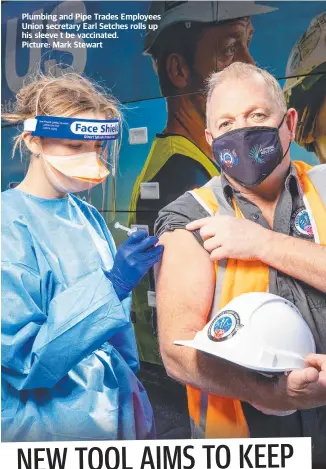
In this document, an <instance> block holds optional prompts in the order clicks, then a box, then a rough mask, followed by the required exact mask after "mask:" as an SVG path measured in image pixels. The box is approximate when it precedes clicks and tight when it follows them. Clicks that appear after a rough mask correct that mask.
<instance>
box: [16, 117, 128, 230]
mask: <svg viewBox="0 0 326 469" xmlns="http://www.w3.org/2000/svg"><path fill="white" fill-rule="evenodd" d="M24 130H25V131H29V132H31V135H32V136H37V137H41V138H44V139H47V140H45V141H44V142H43V145H42V152H41V153H40V156H41V157H42V158H43V161H44V167H45V171H46V174H47V177H48V179H49V180H50V182H51V183H52V185H53V186H54V187H56V189H57V190H58V191H60V192H74V193H79V197H80V198H81V199H83V200H86V201H88V202H89V203H91V204H92V205H94V206H95V207H96V208H97V209H98V210H100V211H101V212H103V216H104V217H105V218H106V220H107V221H108V222H109V221H111V220H113V219H114V217H115V207H116V174H117V167H118V155H119V141H120V139H119V134H120V121H119V120H118V119H112V120H92V119H77V118H70V117H54V116H36V117H35V118H34V119H27V120H26V121H25V122H24ZM48 139H53V140H51V142H50V143H49V140H48ZM89 142H93V144H91V145H90V144H89ZM109 175H110V176H109ZM108 176H109V177H108Z"/></svg>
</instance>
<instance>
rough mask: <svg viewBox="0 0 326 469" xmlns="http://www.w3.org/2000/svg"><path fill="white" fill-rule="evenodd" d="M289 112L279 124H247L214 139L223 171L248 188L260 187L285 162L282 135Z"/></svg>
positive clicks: (214, 153) (216, 157)
mask: <svg viewBox="0 0 326 469" xmlns="http://www.w3.org/2000/svg"><path fill="white" fill-rule="evenodd" d="M285 116H286V114H284V116H283V119H282V121H281V123H280V125H279V126H278V127H265V126H257V127H244V128H242V129H236V130H231V131H230V132H227V133H226V134H224V135H221V136H220V137H217V138H215V139H214V140H213V143H212V149H213V155H214V157H215V159H216V161H217V162H218V163H219V165H220V167H221V169H222V171H223V172H224V173H225V174H227V175H228V176H230V177H231V178H232V179H234V180H235V181H237V182H238V183H239V184H241V185H242V186H245V187H250V186H257V185H258V184H260V183H261V182H262V181H264V179H266V178H267V177H268V176H269V175H270V174H272V172H273V171H274V169H275V168H276V167H277V166H278V165H279V164H280V163H281V161H282V160H283V158H284V157H285V156H286V154H287V153H288V151H289V148H290V145H291V142H290V143H289V146H288V149H287V150H286V152H285V154H283V148H282V144H281V140H280V136H279V129H280V127H281V126H282V124H283V122H284V119H285Z"/></svg>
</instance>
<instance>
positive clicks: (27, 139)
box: [23, 132, 42, 155]
mask: <svg viewBox="0 0 326 469" xmlns="http://www.w3.org/2000/svg"><path fill="white" fill-rule="evenodd" d="M23 140H24V143H25V145H26V147H27V149H28V150H29V151H30V152H31V153H32V154H33V155H39V154H40V153H41V152H42V145H41V139H40V137H33V136H32V135H31V134H30V132H24V135H23Z"/></svg>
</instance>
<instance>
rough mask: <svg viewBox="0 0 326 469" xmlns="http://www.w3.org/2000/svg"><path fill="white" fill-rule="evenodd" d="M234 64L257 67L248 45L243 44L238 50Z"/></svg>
mask: <svg viewBox="0 0 326 469" xmlns="http://www.w3.org/2000/svg"><path fill="white" fill-rule="evenodd" d="M234 62H244V63H247V64H251V65H255V61H254V59H253V58H252V56H251V54H250V52H249V48H248V46H247V45H246V44H243V45H242V46H241V47H239V48H238V50H237V54H236V57H235V59H234Z"/></svg>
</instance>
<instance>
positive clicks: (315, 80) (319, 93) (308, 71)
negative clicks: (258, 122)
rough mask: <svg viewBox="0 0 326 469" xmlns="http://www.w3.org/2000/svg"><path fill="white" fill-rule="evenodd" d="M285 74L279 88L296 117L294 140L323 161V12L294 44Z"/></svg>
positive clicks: (325, 36) (325, 48)
mask: <svg viewBox="0 0 326 469" xmlns="http://www.w3.org/2000/svg"><path fill="white" fill-rule="evenodd" d="M286 76H287V77H289V78H288V79H287V80H286V82H285V85H284V88H283V91H284V93H285V97H286V100H287V103H288V106H292V107H294V108H295V109H296V110H297V112H298V117H299V124H298V126H297V129H296V133H295V141H296V143H297V144H298V145H300V146H301V147H304V148H305V149H306V150H307V151H309V152H314V153H315V154H316V156H317V158H318V159H319V161H320V163H326V12H325V13H322V14H321V15H318V16H317V17H316V18H314V19H313V20H312V22H311V23H310V25H309V28H308V29H307V31H306V32H305V33H304V34H303V35H302V36H301V37H300V38H299V39H298V41H297V42H296V44H295V45H294V47H293V49H292V51H291V54H290V57H289V60H288V64H287V68H286Z"/></svg>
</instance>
